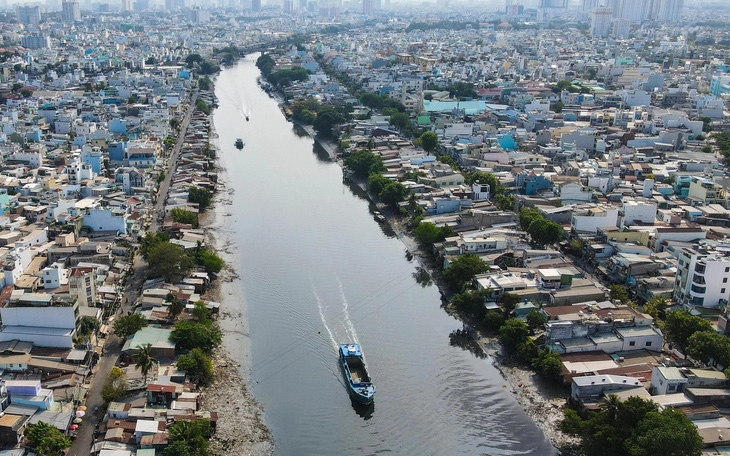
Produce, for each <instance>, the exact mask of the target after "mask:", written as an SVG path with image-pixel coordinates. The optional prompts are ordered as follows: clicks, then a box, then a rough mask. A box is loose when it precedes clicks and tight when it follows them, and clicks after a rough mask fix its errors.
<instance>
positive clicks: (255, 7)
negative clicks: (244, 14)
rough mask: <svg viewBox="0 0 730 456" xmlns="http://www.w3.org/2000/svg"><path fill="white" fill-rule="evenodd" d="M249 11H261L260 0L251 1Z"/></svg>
mask: <svg viewBox="0 0 730 456" xmlns="http://www.w3.org/2000/svg"><path fill="white" fill-rule="evenodd" d="M251 11H261V0H252V1H251Z"/></svg>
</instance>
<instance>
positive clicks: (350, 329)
mask: <svg viewBox="0 0 730 456" xmlns="http://www.w3.org/2000/svg"><path fill="white" fill-rule="evenodd" d="M337 288H339V290H340V297H341V298H342V307H343V314H344V323H345V331H346V332H347V335H348V336H349V337H350V339H352V342H354V343H356V344H358V345H360V341H359V340H358V338H357V332H355V325H354V324H353V323H352V320H351V319H350V310H349V308H348V307H349V304H348V303H347V296H345V291H344V290H343V289H342V282H341V281H340V277H339V276H337Z"/></svg>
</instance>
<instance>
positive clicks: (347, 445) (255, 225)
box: [214, 55, 555, 456]
mask: <svg viewBox="0 0 730 456" xmlns="http://www.w3.org/2000/svg"><path fill="white" fill-rule="evenodd" d="M255 59H256V56H255V55H254V56H249V57H247V58H245V59H243V60H242V61H241V62H239V63H238V64H237V65H236V66H234V67H232V68H228V69H225V70H223V72H222V73H221V74H220V76H219V77H218V78H217V81H216V95H217V97H218V103H219V107H218V108H217V109H216V110H215V113H214V125H215V129H216V132H217V133H218V135H219V144H218V145H219V148H220V149H219V150H220V156H221V157H220V158H221V163H222V164H223V166H224V167H225V168H226V175H227V178H226V180H227V181H228V182H227V185H228V193H229V194H228V195H226V196H225V198H227V199H228V200H227V201H226V204H227V205H226V206H223V209H219V210H220V211H222V212H225V213H224V214H222V215H223V216H222V217H219V218H218V219H217V220H218V225H219V226H217V227H216V230H217V232H219V233H220V236H221V237H222V238H223V240H226V239H227V243H226V247H227V249H228V250H229V251H230V252H231V255H230V258H232V259H233V263H234V264H233V266H234V267H235V268H236V270H237V271H236V272H237V273H238V274H239V275H240V278H239V279H238V280H236V281H235V282H233V283H232V284H229V285H228V287H229V289H228V292H227V293H224V300H225V302H224V304H225V308H226V309H227V311H229V312H230V313H231V314H233V315H234V317H235V319H237V320H236V321H235V322H234V323H231V322H228V323H225V325H226V329H228V330H230V331H231V333H232V334H234V336H230V335H229V337H227V345H228V347H229V348H230V349H231V351H232V352H233V356H234V357H236V358H237V360H238V361H240V362H241V363H243V364H244V365H245V366H247V368H248V369H249V371H248V372H249V373H250V378H251V384H252V390H253V393H254V396H255V397H256V399H257V400H258V401H260V402H261V404H262V405H263V407H264V414H265V421H266V424H267V426H268V427H269V428H270V429H271V431H272V433H273V436H274V439H275V445H276V453H277V454H278V455H345V454H347V455H371V454H384V453H387V454H398V455H456V454H465V455H476V454H485V455H518V454H519V455H523V454H524V455H540V456H543V455H550V454H554V453H555V451H554V449H553V448H552V447H551V446H550V444H549V442H548V441H547V439H546V438H545V436H544V435H543V433H542V432H541V431H540V430H539V428H538V427H537V426H536V425H535V424H534V423H533V422H532V421H531V420H530V419H529V418H528V417H527V416H526V415H525V413H524V412H523V411H522V409H521V408H520V406H519V405H518V403H517V402H516V400H515V399H514V397H513V396H512V395H511V393H510V392H509V386H508V385H506V382H505V380H504V379H503V378H502V377H501V375H500V374H499V372H498V371H497V370H496V369H495V368H494V367H493V366H492V365H491V362H490V360H489V359H487V358H480V357H478V356H475V355H474V354H473V353H470V352H469V351H467V350H464V349H462V348H460V347H459V346H455V345H451V344H450V338H449V335H450V334H451V333H452V332H453V331H455V330H458V329H460V328H461V327H462V325H461V323H460V322H459V321H457V320H455V319H454V318H452V317H450V316H448V315H447V314H446V313H445V312H444V310H443V309H442V308H441V307H440V306H441V299H440V294H439V291H438V289H437V288H436V287H435V286H434V285H432V284H430V283H429V282H428V281H427V280H424V278H423V277H424V275H423V274H422V273H421V274H419V267H418V262H417V261H416V260H414V259H413V258H411V257H410V255H408V253H407V251H406V250H405V247H404V245H403V244H402V242H401V241H400V240H398V239H397V238H396V237H395V236H394V235H393V233H392V232H390V231H389V230H388V229H387V228H386V227H384V226H382V225H380V224H378V223H377V222H376V221H375V219H374V218H373V214H372V209H373V208H372V207H371V205H370V204H369V203H368V201H367V200H366V199H364V198H363V197H362V195H358V194H357V192H356V191H354V190H353V189H351V188H349V187H348V186H347V185H345V184H343V180H342V169H341V168H340V167H339V166H338V165H337V164H336V163H333V162H330V161H328V160H327V159H326V154H323V153H322V151H321V150H318V147H316V146H315V144H314V142H313V140H312V139H311V138H310V137H308V136H307V135H306V134H304V132H303V131H301V129H299V128H298V127H295V126H294V125H292V124H291V123H290V122H288V121H287V120H286V119H285V118H284V116H283V115H282V113H281V111H280V109H279V107H278V105H277V102H276V101H275V100H274V99H272V98H270V97H269V96H268V95H267V94H266V93H265V92H263V91H262V90H261V89H260V87H259V86H258V85H257V77H258V76H259V71H258V70H257V68H256V67H255V65H254V62H255ZM247 114H248V115H250V120H249V121H246V119H245V116H246V115H247ZM238 137H240V138H242V139H243V140H244V142H245V147H244V148H243V150H237V149H236V148H235V147H234V142H235V140H236V138H238ZM231 287H232V288H231ZM347 342H356V343H359V344H360V345H361V346H362V349H363V351H364V354H365V358H366V362H367V364H368V368H369V370H370V373H371V377H372V379H373V381H374V383H375V385H376V386H377V394H376V398H375V403H374V405H373V406H371V407H361V406H356V405H355V404H353V402H352V401H351V400H350V398H349V396H348V393H347V390H346V389H345V387H344V383H343V380H342V374H341V371H340V369H339V366H338V359H337V349H336V347H337V345H338V344H340V343H347ZM224 412H226V413H230V411H227V410H226V411H224Z"/></svg>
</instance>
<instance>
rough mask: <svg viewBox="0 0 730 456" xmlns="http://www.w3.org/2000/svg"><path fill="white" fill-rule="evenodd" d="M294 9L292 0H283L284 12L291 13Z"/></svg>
mask: <svg viewBox="0 0 730 456" xmlns="http://www.w3.org/2000/svg"><path fill="white" fill-rule="evenodd" d="M292 11H294V0H284V12H285V13H291V12H292Z"/></svg>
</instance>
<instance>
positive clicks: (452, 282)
mask: <svg viewBox="0 0 730 456" xmlns="http://www.w3.org/2000/svg"><path fill="white" fill-rule="evenodd" d="M487 271H489V265H488V264H487V263H486V262H485V261H484V260H482V259H481V258H479V257H478V256H476V255H474V254H473V253H467V254H464V255H460V256H458V257H456V258H455V259H454V260H453V261H451V264H450V265H449V267H448V268H446V270H444V272H443V278H444V281H445V282H446V284H447V285H448V287H449V288H450V289H451V290H452V291H460V290H461V288H462V287H463V286H464V285H465V284H467V283H469V282H470V281H471V280H472V278H473V277H474V276H475V275H477V274H482V273H484V272H487Z"/></svg>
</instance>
